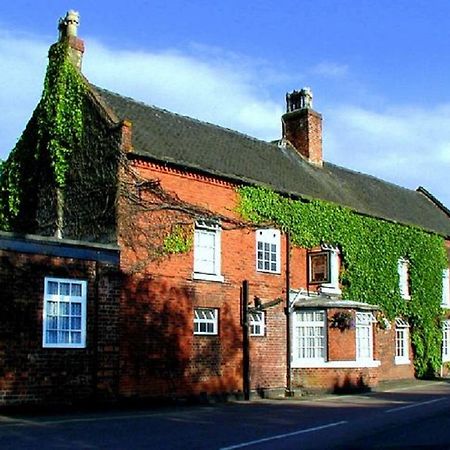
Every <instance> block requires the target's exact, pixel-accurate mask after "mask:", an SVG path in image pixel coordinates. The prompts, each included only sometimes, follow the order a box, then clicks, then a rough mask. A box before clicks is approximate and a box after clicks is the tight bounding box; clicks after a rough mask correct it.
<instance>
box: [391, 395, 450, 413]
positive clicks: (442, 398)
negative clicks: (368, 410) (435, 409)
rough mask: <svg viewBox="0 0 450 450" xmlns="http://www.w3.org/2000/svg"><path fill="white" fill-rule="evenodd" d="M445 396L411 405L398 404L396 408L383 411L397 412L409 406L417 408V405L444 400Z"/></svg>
mask: <svg viewBox="0 0 450 450" xmlns="http://www.w3.org/2000/svg"><path fill="white" fill-rule="evenodd" d="M446 399H447V397H440V398H435V399H434V400H428V401H426V402H420V403H413V404H411V405H406V406H398V407H397V408H391V409H388V410H386V411H385V413H387V414H388V413H392V412H397V411H402V410H404V409H410V408H417V407H418V406H422V405H429V404H431V403H436V402H440V401H442V400H446Z"/></svg>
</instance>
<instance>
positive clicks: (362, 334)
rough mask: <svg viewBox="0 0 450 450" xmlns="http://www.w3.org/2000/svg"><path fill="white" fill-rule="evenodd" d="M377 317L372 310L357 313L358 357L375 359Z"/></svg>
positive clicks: (358, 358)
mask: <svg viewBox="0 0 450 450" xmlns="http://www.w3.org/2000/svg"><path fill="white" fill-rule="evenodd" d="M374 322H375V317H374V316H373V314H372V313H371V312H357V313H356V359H357V360H372V359H373V330H372V325H373V323H374Z"/></svg>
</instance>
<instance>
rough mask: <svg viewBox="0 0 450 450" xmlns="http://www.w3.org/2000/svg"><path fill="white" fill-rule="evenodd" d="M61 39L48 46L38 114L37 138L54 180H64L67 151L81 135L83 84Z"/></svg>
mask: <svg viewBox="0 0 450 450" xmlns="http://www.w3.org/2000/svg"><path fill="white" fill-rule="evenodd" d="M68 51H69V47H68V45H67V43H66V42H65V41H63V42H58V43H57V44H55V45H53V46H52V47H51V48H50V53H49V65H48V68H47V74H46V77H45V81H44V92H43V95H42V100H41V103H40V109H41V114H39V116H38V130H39V137H40V138H41V139H40V141H41V142H42V141H44V142H45V143H46V146H47V148H46V150H47V151H48V152H49V154H50V157H51V162H52V166H53V168H54V171H55V179H56V182H57V184H58V185H59V186H60V187H63V186H64V185H65V182H66V174H67V171H68V169H69V160H70V154H71V152H72V151H73V149H74V148H77V147H78V146H79V145H80V144H81V141H82V138H83V128H84V125H83V111H84V98H85V95H84V94H85V92H86V85H85V82H84V80H83V79H82V77H81V75H80V73H79V71H78V70H77V69H76V67H75V66H74V65H73V63H72V62H71V61H70V59H69V57H68Z"/></svg>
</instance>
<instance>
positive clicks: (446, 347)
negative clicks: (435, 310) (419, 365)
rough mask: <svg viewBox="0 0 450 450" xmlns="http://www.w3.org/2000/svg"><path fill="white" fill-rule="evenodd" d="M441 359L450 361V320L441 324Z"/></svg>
mask: <svg viewBox="0 0 450 450" xmlns="http://www.w3.org/2000/svg"><path fill="white" fill-rule="evenodd" d="M442 361H443V362H448V361H450V320H444V322H443V324H442Z"/></svg>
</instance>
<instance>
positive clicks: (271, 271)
mask: <svg viewBox="0 0 450 450" xmlns="http://www.w3.org/2000/svg"><path fill="white" fill-rule="evenodd" d="M256 272H257V273H270V274H272V275H281V272H280V271H279V270H263V269H256Z"/></svg>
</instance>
